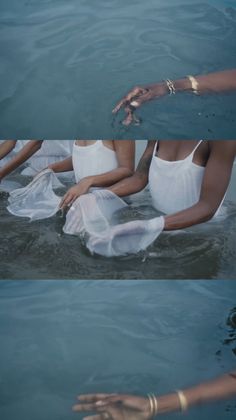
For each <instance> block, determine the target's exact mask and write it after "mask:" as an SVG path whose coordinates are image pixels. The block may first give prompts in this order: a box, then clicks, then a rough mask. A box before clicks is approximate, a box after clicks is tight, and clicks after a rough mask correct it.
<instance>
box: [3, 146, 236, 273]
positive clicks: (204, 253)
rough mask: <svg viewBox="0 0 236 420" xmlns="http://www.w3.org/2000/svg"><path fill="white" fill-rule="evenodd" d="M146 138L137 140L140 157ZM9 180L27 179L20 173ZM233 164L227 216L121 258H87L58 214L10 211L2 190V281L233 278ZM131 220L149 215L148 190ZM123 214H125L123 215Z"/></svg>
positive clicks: (137, 198) (165, 236) (235, 252)
mask: <svg viewBox="0 0 236 420" xmlns="http://www.w3.org/2000/svg"><path fill="white" fill-rule="evenodd" d="M144 147H145V142H144V141H140V142H138V147H137V149H138V155H140V154H141V152H142V150H143V148H144ZM10 180H14V181H18V182H22V183H27V182H29V180H28V178H26V177H22V176H20V175H18V174H16V175H14V176H12V177H10ZM235 185H236V167H235V169H234V171H233V177H232V182H231V186H230V189H229V192H228V195H227V199H226V202H225V217H224V218H222V219H219V221H217V222H212V223H208V224H205V225H203V226H198V227H195V228H191V229H188V230H184V231H182V232H177V233H176V232H173V233H164V234H162V235H161V237H160V238H159V239H158V240H157V241H156V242H155V243H154V244H153V245H152V246H151V247H149V248H148V251H147V252H144V253H140V254H137V255H131V256H128V257H122V258H110V259H109V258H103V257H97V256H91V255H90V254H89V252H88V251H87V250H86V249H85V246H84V244H83V243H82V242H81V240H80V239H79V238H77V237H71V236H67V235H65V234H63V232H62V227H63V225H64V222H65V220H64V218H62V217H61V216H60V215H57V216H56V217H54V218H52V219H49V220H44V221H40V222H33V223H29V222H28V220H27V219H21V218H17V217H13V216H12V215H10V214H8V212H7V210H6V206H7V194H5V193H0V232H1V241H0V261H1V265H0V278H1V279H172V278H174V279H176V278H178V279H190V278H191V279H193V278H194V279H195V278H197V279H209V278H210V279H214V278H218V279H222V278H232V279H235V278H236V264H235V261H236V190H235ZM131 204H132V207H131V210H130V211H129V218H131V219H135V218H136V219H137V218H151V217H152V215H154V214H156V213H154V211H153V209H152V207H151V200H150V195H149V192H148V191H145V192H143V193H142V194H140V195H137V196H135V197H134V198H132V203H131ZM124 217H125V218H126V217H127V215H124Z"/></svg>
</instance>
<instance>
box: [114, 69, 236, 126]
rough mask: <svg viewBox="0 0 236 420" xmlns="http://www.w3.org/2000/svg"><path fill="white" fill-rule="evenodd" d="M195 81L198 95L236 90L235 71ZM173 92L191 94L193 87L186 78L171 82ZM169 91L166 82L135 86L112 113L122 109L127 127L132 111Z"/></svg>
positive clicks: (198, 77)
mask: <svg viewBox="0 0 236 420" xmlns="http://www.w3.org/2000/svg"><path fill="white" fill-rule="evenodd" d="M194 77H195V79H196V81H197V92H198V94H199V95H202V94H206V93H220V92H231V91H235V90H236V69H232V70H225V71H219V72H216V73H209V74H207V75H199V76H194ZM172 82H173V88H174V92H175V93H177V92H193V86H192V83H191V81H190V80H189V79H188V77H184V78H182V79H177V80H172ZM170 93H171V91H170V89H169V88H168V86H167V83H166V81H162V82H158V83H153V84H149V85H146V86H135V87H134V88H133V89H131V90H130V91H129V92H128V94H127V95H125V96H124V97H123V98H122V99H121V101H119V102H118V104H117V105H116V107H115V108H114V110H113V113H117V112H119V110H120V109H121V108H124V110H125V112H126V118H125V119H124V121H123V123H124V124H125V125H129V124H131V123H132V121H134V110H135V109H136V108H139V107H140V106H142V105H143V104H144V103H145V102H148V101H152V100H154V99H160V98H162V97H163V96H165V95H168V94H170Z"/></svg>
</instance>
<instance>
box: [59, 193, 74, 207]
mask: <svg viewBox="0 0 236 420" xmlns="http://www.w3.org/2000/svg"><path fill="white" fill-rule="evenodd" d="M77 198H78V196H77V195H75V194H72V193H70V192H68V193H67V194H66V195H65V196H64V197H63V199H62V200H61V203H60V209H62V210H64V209H65V208H66V207H71V206H72V204H73V203H74V202H75V200H76V199H77Z"/></svg>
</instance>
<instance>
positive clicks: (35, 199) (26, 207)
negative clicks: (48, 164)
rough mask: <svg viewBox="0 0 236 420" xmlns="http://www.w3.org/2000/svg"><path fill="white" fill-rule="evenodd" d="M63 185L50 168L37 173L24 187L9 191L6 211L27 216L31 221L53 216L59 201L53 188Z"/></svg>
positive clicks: (57, 208)
mask: <svg viewBox="0 0 236 420" xmlns="http://www.w3.org/2000/svg"><path fill="white" fill-rule="evenodd" d="M60 187H63V185H62V184H61V183H60V181H59V180H58V178H57V177H56V175H55V174H54V172H53V171H51V170H50V169H46V170H44V171H42V172H41V173H39V174H38V175H37V176H36V177H35V178H34V179H33V181H32V182H30V184H28V185H27V187H25V188H19V189H16V190H13V191H12V192H11V193H10V196H9V199H8V202H9V205H8V207H7V209H8V211H9V212H10V213H11V214H13V215H15V216H18V217H29V218H30V220H31V221H33V220H41V219H46V218H49V217H52V216H54V215H55V214H56V213H57V212H58V210H59V205H60V202H61V197H59V196H57V195H56V194H55V192H54V189H57V188H60Z"/></svg>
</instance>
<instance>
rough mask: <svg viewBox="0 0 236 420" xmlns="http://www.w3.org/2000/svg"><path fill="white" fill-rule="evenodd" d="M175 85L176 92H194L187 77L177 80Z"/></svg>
mask: <svg viewBox="0 0 236 420" xmlns="http://www.w3.org/2000/svg"><path fill="white" fill-rule="evenodd" d="M173 83H174V87H175V90H176V92H190V91H191V90H192V85H191V82H190V80H189V79H188V78H187V77H185V78H184V79H178V80H175V81H174V82H173Z"/></svg>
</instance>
